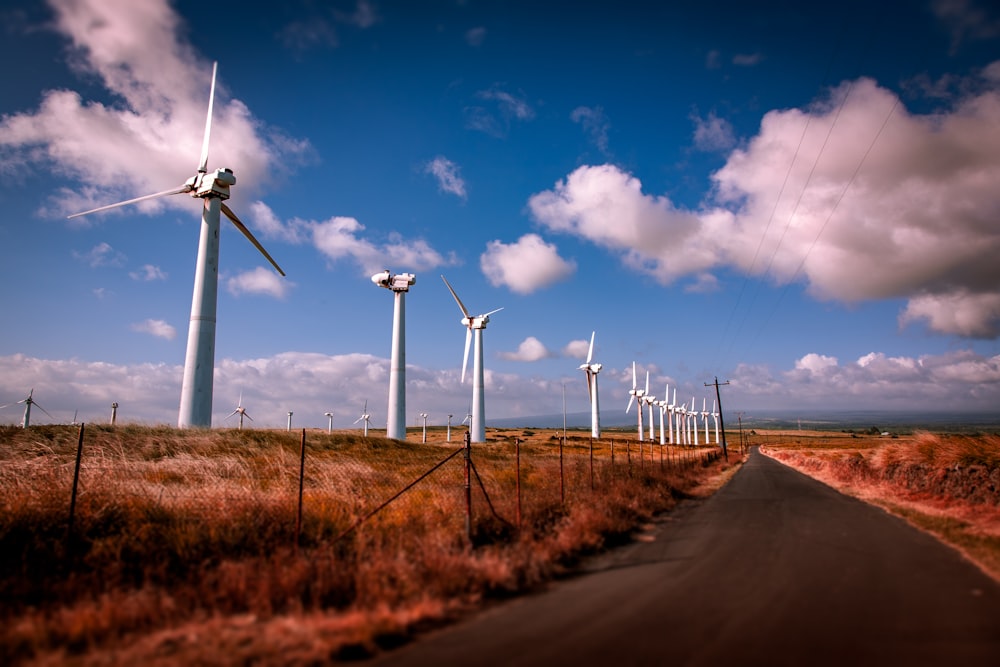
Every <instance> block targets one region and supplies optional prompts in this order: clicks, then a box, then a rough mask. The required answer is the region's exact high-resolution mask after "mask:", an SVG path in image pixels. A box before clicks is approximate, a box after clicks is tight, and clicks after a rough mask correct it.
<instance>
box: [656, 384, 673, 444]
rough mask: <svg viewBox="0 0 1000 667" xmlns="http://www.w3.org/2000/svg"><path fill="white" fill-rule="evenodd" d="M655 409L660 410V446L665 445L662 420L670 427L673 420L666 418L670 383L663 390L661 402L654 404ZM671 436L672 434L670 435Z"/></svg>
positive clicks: (668, 407) (665, 432)
mask: <svg viewBox="0 0 1000 667" xmlns="http://www.w3.org/2000/svg"><path fill="white" fill-rule="evenodd" d="M656 405H657V407H659V408H660V444H661V445H665V444H667V429H666V425H665V424H664V419H665V418H666V419H667V420H668V424H669V425H670V426H671V427H672V426H673V420H672V419H670V418H669V417H667V415H668V414H669V412H668V411H669V410H670V383H669V382H668V383H667V385H666V387H664V389H663V400H662V401H657V402H656ZM671 435H672V434H671Z"/></svg>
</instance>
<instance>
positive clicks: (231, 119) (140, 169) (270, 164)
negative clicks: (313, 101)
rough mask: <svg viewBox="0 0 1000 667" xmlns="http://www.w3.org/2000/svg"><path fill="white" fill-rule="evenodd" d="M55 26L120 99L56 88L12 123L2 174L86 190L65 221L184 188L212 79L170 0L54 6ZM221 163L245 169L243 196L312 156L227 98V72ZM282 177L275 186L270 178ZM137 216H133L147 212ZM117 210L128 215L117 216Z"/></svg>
mask: <svg viewBox="0 0 1000 667" xmlns="http://www.w3.org/2000/svg"><path fill="white" fill-rule="evenodd" d="M50 4H51V6H52V9H53V12H54V19H53V22H52V27H53V28H54V29H55V30H56V31H57V32H58V33H59V34H61V35H62V36H64V37H66V38H67V39H68V40H69V42H70V44H71V46H72V51H71V54H72V55H71V61H70V64H71V66H72V67H73V68H74V69H76V70H78V71H80V72H81V73H83V74H84V75H86V76H88V77H91V76H96V78H97V79H98V80H99V81H100V82H101V83H102V85H103V86H104V87H105V88H106V89H107V91H108V92H109V93H111V94H112V95H113V96H114V97H115V98H116V99H117V100H120V102H118V103H116V104H114V105H106V104H103V103H101V102H97V101H93V100H85V99H83V98H82V97H81V96H80V95H79V94H78V93H76V92H74V91H71V90H50V91H47V92H46V93H45V94H44V97H43V99H42V101H41V104H40V106H39V108H38V109H37V110H35V111H30V112H22V113H14V114H10V115H7V116H5V117H4V118H3V119H2V120H0V170H2V171H9V170H12V169H44V170H46V171H53V172H55V173H56V174H58V175H60V176H62V177H68V178H71V179H74V180H76V181H78V182H79V186H78V187H77V188H76V189H75V190H73V191H70V190H65V189H60V190H57V191H56V192H55V193H54V194H53V195H52V196H51V198H50V200H49V201H48V203H47V204H46V206H45V210H44V212H45V213H47V214H50V215H65V214H68V213H72V212H77V211H80V210H86V209H87V208H93V207H96V206H99V205H101V204H107V203H109V202H114V201H120V200H123V199H128V198H131V197H135V196H138V195H145V194H149V193H153V192H159V191H162V190H164V189H166V188H169V187H172V186H174V185H177V186H179V185H181V184H182V183H183V182H184V180H185V179H186V178H187V177H188V176H190V175H191V174H193V172H194V171H195V169H196V168H197V160H198V156H199V155H200V154H201V142H202V130H203V128H204V126H205V111H206V108H207V106H208V92H209V85H210V77H211V70H212V68H211V63H209V62H206V61H205V60H204V59H202V58H200V57H199V56H198V55H197V54H196V53H195V52H194V49H193V48H192V47H191V45H190V44H189V43H188V42H187V41H185V40H184V39H183V38H182V37H181V35H183V34H184V32H185V30H186V27H185V26H184V25H182V21H181V19H180V17H179V16H178V15H177V14H176V12H175V11H174V10H173V8H172V7H171V6H170V4H169V3H168V2H167V1H166V0H150V1H149V2H142V3H135V2H127V1H125V0H111V1H104V0H52V2H51V3H50ZM214 115H215V117H214V120H213V124H212V153H211V164H210V165H209V167H213V166H217V165H229V166H232V167H234V168H235V170H236V174H237V177H238V179H239V186H238V187H239V189H240V190H241V191H243V192H252V191H253V190H255V189H257V188H258V187H260V185H261V184H262V183H263V182H264V180H265V179H264V175H265V174H271V175H272V176H271V178H273V173H274V171H275V170H280V166H281V165H282V164H287V163H289V162H290V161H295V159H296V158H297V156H301V155H304V154H305V153H306V152H308V144H307V143H306V142H303V141H296V140H292V139H289V138H288V137H286V136H284V135H282V134H281V133H280V132H278V131H275V130H273V129H271V128H268V127H267V126H266V125H265V124H264V123H262V122H261V121H260V120H259V119H257V118H254V117H253V115H252V114H251V113H250V111H249V109H247V107H246V105H244V104H243V103H242V102H240V101H239V100H236V99H227V95H226V90H225V71H224V69H223V70H222V72H221V73H220V83H219V87H218V89H217V91H216V100H215V114H214ZM269 180H270V179H269ZM162 206H174V207H184V208H186V209H190V207H191V206H192V204H191V200H190V198H189V197H176V196H175V197H164V198H160V199H156V200H151V201H146V202H142V203H140V204H137V205H135V209H138V210H141V211H147V212H148V211H153V210H159V209H160V208H161V207H162ZM135 209H133V210H135ZM116 210H117V209H116Z"/></svg>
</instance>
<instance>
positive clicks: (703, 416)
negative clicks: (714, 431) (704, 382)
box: [701, 396, 711, 445]
mask: <svg viewBox="0 0 1000 667" xmlns="http://www.w3.org/2000/svg"><path fill="white" fill-rule="evenodd" d="M707 402H708V399H707V398H705V397H704V396H702V398H701V421H702V422H704V424H705V444H706V445H707V444H708V415H709V414H711V413H709V411H708V409H707V408H706V407H705V406H706V404H707Z"/></svg>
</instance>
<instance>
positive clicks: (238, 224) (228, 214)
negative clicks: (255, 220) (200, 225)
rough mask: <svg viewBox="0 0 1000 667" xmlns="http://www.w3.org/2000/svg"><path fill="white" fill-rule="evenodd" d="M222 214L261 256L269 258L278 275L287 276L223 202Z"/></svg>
mask: <svg viewBox="0 0 1000 667" xmlns="http://www.w3.org/2000/svg"><path fill="white" fill-rule="evenodd" d="M222 212H223V213H225V214H226V217H227V218H229V220H230V222H232V223H233V224H234V225H236V229H238V230H240V231H241V232H243V236H245V237H247V238H248V239H250V243H252V244H254V247H256V248H257V250H260V254H262V255H264V257H266V258H267V261H269V262H271V266H273V267H274V268H275V269H277V271H278V273H280V274H281V275H282V276H283V275H285V272H284V271H282V270H281V267H280V266H278V263H277V262H275V261H274V260H273V259H272V258H271V256H270V255H268V254H267V251H266V250H264V246H262V245H261V244H260V241H258V240H257V239H255V238H254V236H253V234H251V233H250V230H249V229H247V226H246V225H244V224H243V223H242V222H241V221H240V219H239V218H237V217H236V214H235V213H233V210H232V209H231V208H229V207H228V206H226V203H225V202H222Z"/></svg>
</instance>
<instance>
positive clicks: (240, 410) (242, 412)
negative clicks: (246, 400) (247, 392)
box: [226, 391, 253, 431]
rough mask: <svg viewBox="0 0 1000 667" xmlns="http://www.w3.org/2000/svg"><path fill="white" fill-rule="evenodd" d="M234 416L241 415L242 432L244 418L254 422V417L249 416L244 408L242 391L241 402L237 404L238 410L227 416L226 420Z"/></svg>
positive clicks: (241, 393)
mask: <svg viewBox="0 0 1000 667" xmlns="http://www.w3.org/2000/svg"><path fill="white" fill-rule="evenodd" d="M233 415H239V416H240V430H241V431H242V430H243V418H244V417H246V418H247V419H249V420H250V421H253V417H251V416H250V415H248V414H247V409H246V408H244V407H243V392H242V391H241V392H240V400H239V402H238V403H237V404H236V409H235V410H233V411H232V412H230V413H229V414H228V415H226V419H229V418H230V417H232V416H233Z"/></svg>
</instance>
